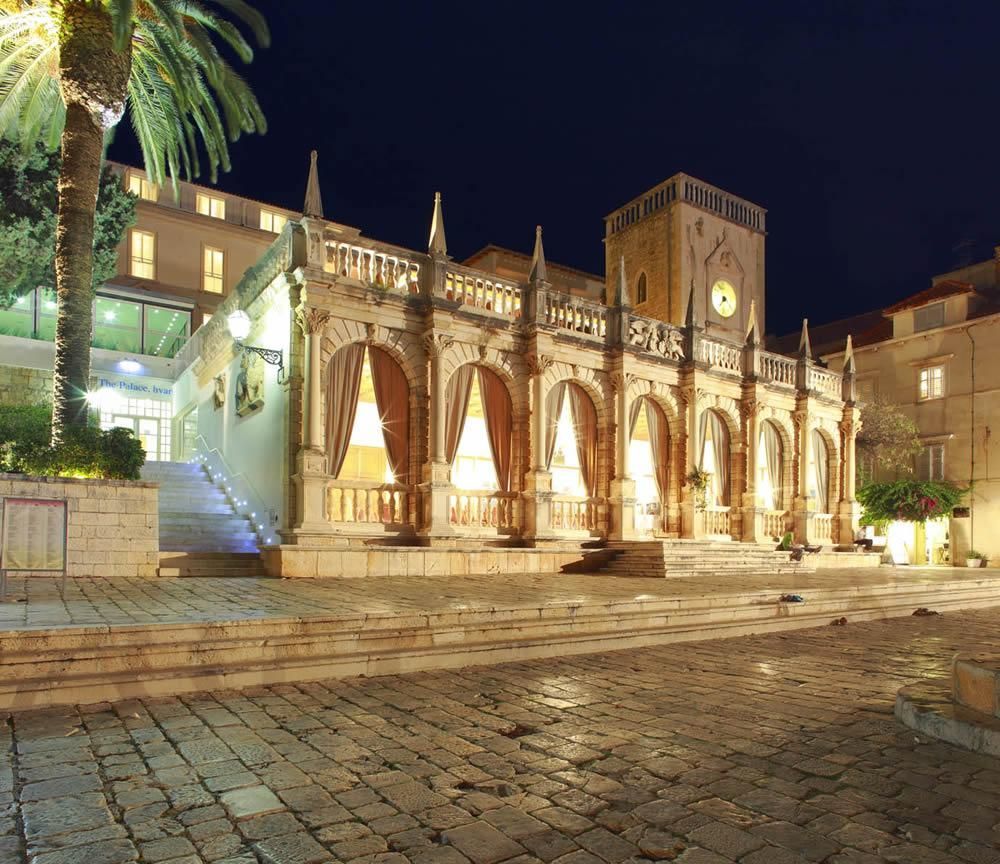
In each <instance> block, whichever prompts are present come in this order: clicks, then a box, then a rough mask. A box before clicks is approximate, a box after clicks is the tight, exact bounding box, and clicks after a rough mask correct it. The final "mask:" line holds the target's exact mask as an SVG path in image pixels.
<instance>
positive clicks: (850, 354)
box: [844, 333, 854, 375]
mask: <svg viewBox="0 0 1000 864" xmlns="http://www.w3.org/2000/svg"><path fill="white" fill-rule="evenodd" d="M844 373H845V374H848V375H853V374H854V340H853V339H851V334H850V333H848V334H847V347H846V348H844Z"/></svg>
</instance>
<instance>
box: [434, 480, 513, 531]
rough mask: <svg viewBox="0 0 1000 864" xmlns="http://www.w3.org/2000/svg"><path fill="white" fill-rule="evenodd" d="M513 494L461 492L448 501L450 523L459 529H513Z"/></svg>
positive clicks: (484, 491) (487, 491)
mask: <svg viewBox="0 0 1000 864" xmlns="http://www.w3.org/2000/svg"><path fill="white" fill-rule="evenodd" d="M516 499H517V495H516V494H514V493H513V492H494V491H490V490H482V491H469V490H465V489H463V490H461V491H460V492H456V493H455V494H454V495H452V496H450V497H449V499H448V521H449V522H450V523H451V524H452V525H454V526H455V527H458V528H513V527H514V501H515V500H516Z"/></svg>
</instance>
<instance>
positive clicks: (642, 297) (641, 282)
mask: <svg viewBox="0 0 1000 864" xmlns="http://www.w3.org/2000/svg"><path fill="white" fill-rule="evenodd" d="M646 299H647V288H646V274H645V273H640V274H639V279H638V281H637V282H636V283H635V302H636V305H637V306H638V305H639V304H640V303H645V302H646Z"/></svg>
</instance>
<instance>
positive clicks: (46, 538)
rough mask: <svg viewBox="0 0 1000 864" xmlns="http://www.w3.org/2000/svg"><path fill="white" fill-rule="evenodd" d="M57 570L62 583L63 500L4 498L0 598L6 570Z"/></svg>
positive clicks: (4, 588)
mask: <svg viewBox="0 0 1000 864" xmlns="http://www.w3.org/2000/svg"><path fill="white" fill-rule="evenodd" d="M9 570H13V571H33V572H45V571H47V572H61V573H62V575H63V588H64V589H65V583H66V501H65V499H63V500H54V499H51V498H4V499H3V514H2V517H0V578H2V585H0V599H3V598H4V597H5V596H6V593H7V571H9Z"/></svg>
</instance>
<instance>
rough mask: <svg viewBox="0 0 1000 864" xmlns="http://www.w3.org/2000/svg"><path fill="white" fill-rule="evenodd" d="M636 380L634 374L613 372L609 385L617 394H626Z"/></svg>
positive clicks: (609, 376)
mask: <svg viewBox="0 0 1000 864" xmlns="http://www.w3.org/2000/svg"><path fill="white" fill-rule="evenodd" d="M635 380H636V376H635V375H634V374H633V373H632V372H612V373H611V374H610V375H608V383H610V384H611V389H612V390H613V391H614V392H615V393H625V392H626V391H627V390H628V388H629V387H631V386H632V383H633V382H634V381H635Z"/></svg>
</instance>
